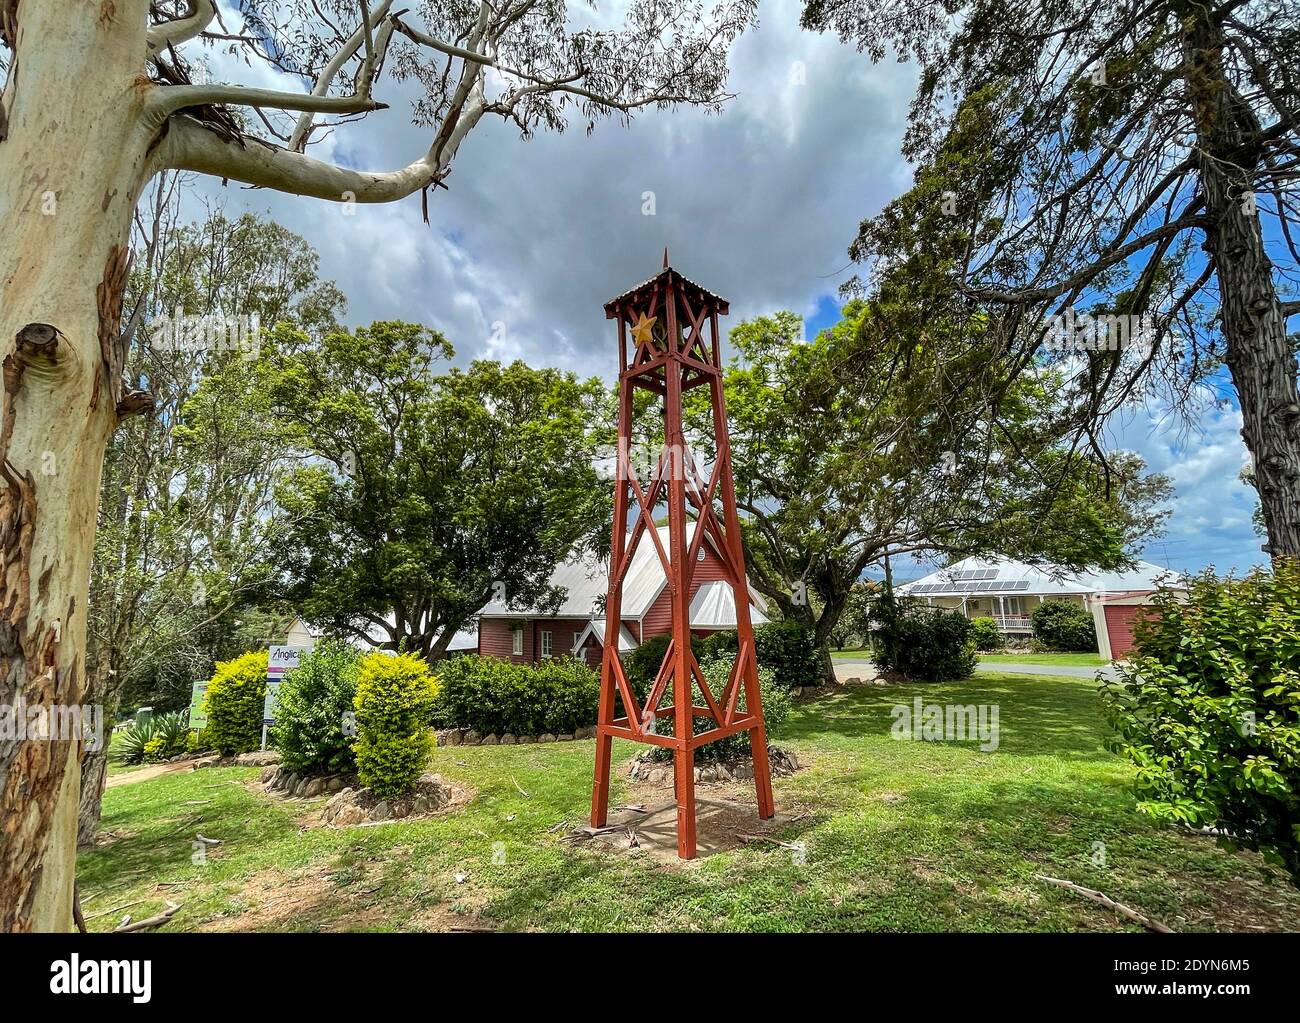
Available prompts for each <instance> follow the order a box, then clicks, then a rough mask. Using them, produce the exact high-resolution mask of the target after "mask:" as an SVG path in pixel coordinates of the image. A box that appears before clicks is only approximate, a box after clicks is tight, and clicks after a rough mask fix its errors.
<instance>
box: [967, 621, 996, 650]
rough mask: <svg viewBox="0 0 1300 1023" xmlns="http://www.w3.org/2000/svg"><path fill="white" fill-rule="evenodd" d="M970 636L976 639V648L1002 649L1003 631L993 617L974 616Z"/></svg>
mask: <svg viewBox="0 0 1300 1023" xmlns="http://www.w3.org/2000/svg"><path fill="white" fill-rule="evenodd" d="M970 638H971V639H972V640H973V641H974V643H975V649H976V650H1001V649H1002V643H1003V640H1002V633H1001V632H999V631H998V623H997V622H995V621H994V620H993V619H992V618H972V619H971V623H970Z"/></svg>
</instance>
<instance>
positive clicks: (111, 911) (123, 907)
mask: <svg viewBox="0 0 1300 1023" xmlns="http://www.w3.org/2000/svg"><path fill="white" fill-rule="evenodd" d="M142 902H144V899H136V900H135V901H134V902H127V903H124V904H123V905H121V906H115V907H114V908H113V909H101V910H100V911H99V912H98V913H91V914H90V916H88V917H86V919H87V920H95V919H97V918H98V917H101V916H112V915H113V914H114V913H121V912H122V911H123V910H126V909H130V908H131V907H132V906H138V905H140V903H142Z"/></svg>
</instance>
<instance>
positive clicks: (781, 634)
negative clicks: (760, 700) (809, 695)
mask: <svg viewBox="0 0 1300 1023" xmlns="http://www.w3.org/2000/svg"><path fill="white" fill-rule="evenodd" d="M754 650H755V652H756V653H757V654H758V663H759V666H760V667H763V668H771V669H772V684H773V685H775V686H776V687H777V688H778V689H799V688H802V687H803V686H815V685H820V684H821V682H822V676H821V670H820V669H819V667H818V664H817V646H816V644H815V643H814V642H813V636H812V633H811V632H809V631H808V630H807V629H806V628H804V627H803V626H802V625H800V624H799V623H798V622H771V623H770V624H768V625H760V626H759V627H758V628H756V629H755V630H754Z"/></svg>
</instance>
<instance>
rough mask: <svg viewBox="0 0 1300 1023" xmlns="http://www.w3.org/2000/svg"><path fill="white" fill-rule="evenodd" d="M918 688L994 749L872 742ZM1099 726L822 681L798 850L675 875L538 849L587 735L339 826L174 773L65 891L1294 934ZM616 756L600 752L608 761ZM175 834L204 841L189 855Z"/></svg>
mask: <svg viewBox="0 0 1300 1023" xmlns="http://www.w3.org/2000/svg"><path fill="white" fill-rule="evenodd" d="M918 695H919V696H921V697H922V698H923V699H924V700H925V701H926V702H936V703H948V702H956V703H962V704H982V703H983V704H997V705H998V707H999V717H1000V726H1001V742H1000V746H999V748H998V749H997V750H996V752H992V753H984V752H980V751H979V749H978V748H977V745H976V744H973V743H971V744H968V743H955V742H954V743H945V742H919V741H900V740H897V739H893V738H891V736H890V725H891V723H892V717H891V714H890V710H891V708H892V707H893V706H894V705H895V704H908V705H910V704H911V702H912V699H913V697H914V696H918ZM1102 727H1103V726H1102V724H1101V721H1100V718H1099V714H1098V707H1097V701H1096V692H1095V688H1094V686H1093V684H1092V683H1091V682H1090V681H1089V680H1086V679H1065V678H1059V677H1058V678H1040V677H1035V676H1015V677H1011V676H998V675H992V674H981V675H980V676H978V677H976V678H975V679H973V680H970V681H968V682H965V683H961V684H953V685H929V686H927V685H916V686H897V687H888V688H875V687H861V688H855V689H852V690H841V691H837V692H835V693H832V694H828V695H825V696H819V697H817V698H816V699H815V700H812V701H809V702H805V703H800V704H798V705H797V710H796V712H795V714H794V715H793V719H792V724H791V727H790V728H789V729H788V736H787V737H786V738H784V739H782V740H781V743H782V744H784V745H787V746H789V747H791V748H793V749H794V750H795V751H796V752H797V754H798V756H799V758H800V759H801V761H803V762H804V763H805V764H806V765H807V767H806V769H805V770H803V771H801V772H800V773H799V774H797V775H795V776H794V777H789V778H780V779H777V781H776V798H777V804H778V809H779V810H780V811H781V812H782V813H785V814H789V815H791V816H794V817H797V818H798V819H797V820H796V821H795V822H794V823H792V824H790V825H789V826H787V827H786V828H785V830H784V831H783V832H782V833H781V835H782V837H783V838H785V839H786V840H788V841H790V842H798V843H802V844H803V846H804V847H805V849H806V852H804V853H803V854H802V855H799V854H795V853H792V852H791V851H790V850H787V849H784V848H781V847H778V846H773V845H751V846H747V847H742V848H738V849H735V850H732V851H729V852H725V853H720V854H717V855H714V856H711V857H708V858H706V859H702V860H700V861H697V862H696V863H695V864H692V865H689V866H684V867H683V866H679V865H677V864H676V863H662V862H657V861H652V860H651V859H650V858H649V857H647V856H645V855H643V854H642V855H639V854H636V853H634V854H628V853H616V852H612V851H607V850H604V849H602V848H600V847H598V846H596V845H595V844H586V845H571V844H566V843H563V842H561V841H560V837H561V836H562V835H563V834H564V833H565V832H566V831H568V830H570V828H572V827H573V826H576V825H579V824H581V823H583V822H584V819H585V816H586V812H587V806H588V800H589V792H590V781H591V763H592V747H593V743H592V742H591V741H586V742H573V743H562V744H555V745H545V746H516V747H509V746H496V747H469V748H467V747H453V748H444V749H439V750H438V751H437V753H436V754H435V763H434V765H433V769H434V770H437V771H440V772H442V773H443V774H444V775H445V776H448V777H451V778H454V779H456V780H457V781H459V782H462V783H464V784H467V785H470V786H473V787H474V788H475V789H476V790H477V794H476V796H475V797H474V799H473V800H472V801H471V802H470V803H469V804H468V805H467V806H465V807H463V808H461V809H460V810H457V811H454V812H452V813H449V814H447V815H445V816H441V817H438V818H434V819H430V820H425V821H422V822H418V823H400V822H399V823H388V824H382V825H378V826H372V827H363V828H352V829H342V830H331V829H326V828H320V827H311V826H306V825H307V824H309V822H310V819H311V816H312V812H313V810H314V808H316V807H318V806H319V804H320V802H321V801H320V800H314V801H310V802H307V803H304V802H284V801H280V800H278V799H273V798H271V797H268V796H266V795H265V794H263V793H262V792H260V791H259V790H258V789H257V788H256V787H255V782H256V779H257V776H258V773H259V772H258V771H256V770H254V769H238V768H220V769H216V768H214V769H206V770H200V771H195V772H192V773H187V774H173V775H168V776H165V777H161V778H156V779H153V780H150V781H146V782H141V783H138V784H133V785H124V786H121V787H118V788H114V789H111V790H109V792H108V793H107V795H106V797H105V801H104V828H105V830H106V835H105V836H104V838H103V840H102V843H101V845H100V847H98V848H96V849H94V850H92V851H88V852H85V853H83V854H82V856H81V858H80V861H79V883H80V890H81V893H82V900H83V904H84V906H85V912H86V914H87V916H88V917H89V918H90V926H91V928H92V929H102V930H107V929H111V928H112V927H113V926H114V925H115V924H116V923H117V921H118V920H119V919H120V918H121V916H122V915H123V914H124V913H126V912H130V913H131V914H132V915H133V916H134V917H135V919H140V918H142V917H144V916H146V915H149V914H151V913H153V912H156V911H157V910H158V909H160V908H161V907H162V905H163V900H164V899H165V898H170V899H172V900H174V901H176V902H179V903H181V904H182V908H181V910H180V912H179V913H177V915H176V916H175V917H174V918H173V920H172V921H171V922H170V923H169V924H167V925H166V928H165V929H166V930H173V931H175V930H196V929H227V930H229V929H237V930H252V929H257V930H270V929H274V930H336V929H364V930H445V929H449V928H454V927H465V928H471V929H480V928H491V929H540V930H570V929H579V930H616V931H639V930H702V931H708V930H809V931H813V930H876V931H912V930H964V931H965V930H971V931H1002V930H1016V931H1020V930H1116V929H1134V928H1135V925H1133V924H1131V923H1128V922H1127V921H1125V920H1124V919H1122V918H1121V917H1119V916H1117V915H1115V914H1113V913H1111V912H1109V911H1107V910H1105V909H1103V908H1101V907H1100V906H1097V905H1095V904H1093V903H1091V902H1088V901H1085V900H1083V899H1081V898H1080V897H1078V896H1076V895H1073V894H1071V893H1068V892H1065V891H1061V890H1059V889H1055V888H1050V887H1047V886H1045V885H1043V884H1042V883H1041V882H1039V881H1036V880H1034V877H1033V875H1034V874H1036V873H1042V874H1048V875H1051V876H1054V877H1059V878H1067V879H1070V880H1073V881H1075V882H1077V883H1079V884H1082V885H1084V886H1086V887H1089V888H1096V889H1100V890H1102V891H1104V892H1105V893H1106V894H1108V895H1110V896H1111V897H1112V898H1115V899H1117V900H1119V901H1121V902H1124V903H1126V904H1128V905H1131V906H1133V907H1134V908H1137V909H1139V910H1141V911H1143V912H1145V913H1147V914H1149V915H1151V916H1154V917H1156V918H1158V919H1161V920H1163V921H1164V922H1166V923H1168V924H1169V925H1170V926H1171V927H1173V928H1174V929H1175V930H1215V929H1221V930H1250V929H1268V930H1295V929H1298V928H1300V893H1298V892H1297V891H1296V890H1295V889H1294V888H1292V887H1291V886H1290V885H1289V883H1288V882H1287V881H1286V880H1285V879H1284V878H1283V877H1282V876H1281V875H1280V874H1278V873H1276V872H1274V871H1271V870H1270V869H1268V868H1266V867H1265V866H1264V865H1263V863H1262V861H1261V860H1260V859H1259V858H1258V857H1255V856H1253V855H1248V854H1232V853H1228V852H1225V851H1223V850H1221V849H1219V848H1218V847H1217V846H1216V845H1215V844H1214V841H1213V840H1212V839H1209V838H1205V837H1201V836H1194V835H1188V834H1183V833H1180V832H1177V831H1175V830H1173V829H1171V828H1168V827H1161V826H1157V825H1155V824H1153V823H1151V822H1149V821H1147V820H1146V819H1144V818H1143V817H1141V816H1139V815H1138V814H1137V813H1136V811H1135V809H1134V800H1133V797H1132V795H1131V794H1130V792H1129V790H1128V783H1129V779H1130V772H1129V770H1128V769H1127V768H1126V767H1125V766H1124V765H1123V764H1122V763H1121V762H1120V761H1119V760H1117V759H1116V758H1115V757H1113V756H1112V755H1110V754H1109V753H1107V752H1106V751H1105V750H1104V748H1103V745H1102V739H1103V735H1102ZM633 752H634V749H633V747H632V746H631V745H630V744H620V745H618V746H616V748H615V755H616V760H617V761H622V762H625V761H626V760H627V758H628V757H629V756H630V755H631V754H632V753H633ZM616 778H617V779H618V780H617V782H616V791H615V802H618V801H620V798H621V797H623V796H625V795H626V792H627V790H626V780H625V776H624V774H623V773H622V772H618V773H616ZM521 790H522V791H521ZM731 792H732V793H733V794H734V795H736V796H737V797H739V798H746V799H748V800H750V801H752V791H751V790H745V789H742V788H736V789H733V790H731ZM524 793H527V794H526V795H525V794H524ZM721 793H722V790H720V789H713V790H712V791H710V789H709V787H705V788H703V789H702V790H701V794H702V795H706V796H716V795H719V794H721ZM662 794H663V798H665V799H666V798H669V797H670V790H669V789H667V788H665V789H663V790H662ZM640 796H641V794H640V793H638V797H639V798H640ZM801 815H802V816H801ZM566 821H567V822H568V824H565V823H564V822H566ZM196 831H201V832H202V833H203V834H204V835H205V836H208V837H213V838H219V839H221V840H222V844H221V845H220V846H216V847H214V849H213V851H212V852H211V853H210V854H209V856H208V858H207V861H206V862H204V863H198V864H196V863H193V862H191V856H192V842H193V839H194V834H195V832H196ZM1097 843H1100V845H1098V844H1097ZM1102 854H1104V866H1102V865H1099V863H1100V856H1101V855H1102ZM801 860H802V862H800V861H801ZM1094 860H1096V861H1097V862H1094ZM494 861H495V862H494ZM458 875H459V878H458ZM130 903H138V904H136V905H132V906H130V907H129V908H124V907H127V906H128V904H130ZM108 910H112V911H113V912H111V913H109V912H106V911H108ZM101 913H102V914H103V915H96V914H101Z"/></svg>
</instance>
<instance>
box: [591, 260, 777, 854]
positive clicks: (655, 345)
mask: <svg viewBox="0 0 1300 1023" xmlns="http://www.w3.org/2000/svg"><path fill="white" fill-rule="evenodd" d="M727 308H728V307H727V302H726V300H725V299H722V298H719V297H718V296H717V295H714V294H712V293H711V292H709V291H706V290H705V289H704V288H701V287H700V286H699V285H698V284H695V283H694V282H692V281H689V280H687V279H686V278H685V277H683V276H682V275H681V274H679V273H678V272H677V271H676V270H674V269H672V268H671V267H670V266H669V265H668V253H667V251H665V252H664V269H663V271H662V272H661V273H659V274H658V275H657V276H655V277H653V278H651V279H650V280H648V281H646V282H645V283H644V284H640V285H638V286H637V287H635V288H633V289H632V290H631V291H629V292H627V293H625V294H623V295H620V296H619V297H618V298H616V299H613V300H612V301H610V302H608V303H606V305H605V316H606V318H608V319H612V320H617V321H618V337H619V351H620V355H621V358H620V367H619V387H618V410H619V411H618V459H617V472H616V474H615V475H616V480H615V485H614V528H613V537H612V539H611V543H610V562H609V591H608V596H607V598H606V602H605V646H604V652H603V656H602V660H601V668H600V705H599V721H598V724H597V729H596V777H595V782H594V784H593V785H592V796H591V824H592V827H595V828H600V827H604V826H605V824H606V821H607V818H608V807H609V771H610V758H611V750H612V746H613V740H614V738H615V737H619V738H624V739H632V740H634V741H637V742H644V743H649V744H652V745H656V746H663V747H666V748H669V749H671V750H672V751H673V775H674V792H675V795H676V800H677V853H678V855H679V856H681V857H682V858H683V859H692V858H694V856H695V851H696V836H695V771H694V768H695V750H696V749H698V748H699V747H700V746H702V745H704V744H705V743H708V742H712V741H714V740H715V739H721V738H724V737H726V736H729V735H734V734H736V733H738V732H748V733H749V738H750V750H751V755H752V757H753V764H754V788H755V792H756V795H757V800H758V814H759V816H760V817H763V818H768V817H771V816H772V815H773V814H774V813H775V809H774V806H773V802H772V778H771V772H770V769H769V767H768V757H767V734H766V732H765V730H764V727H763V708H762V703H761V700H760V697H759V691H758V661H757V659H756V657H755V652H754V628H753V624H752V622H751V616H750V610H749V600H750V595H749V582H748V579H747V577H746V573H745V556H744V549H743V547H742V544H741V537H740V520H739V516H738V515H737V513H736V493H735V486H734V483H733V481H732V476H731V444H730V442H729V441H728V438H727V408H726V399H725V396H724V394H723V388H722V366H721V359H720V357H719V351H720V344H719V337H718V317H719V316H725V315H726V314H727ZM629 334H630V335H631V337H630V342H631V343H630V344H629ZM696 387H707V388H708V395H709V400H710V404H711V406H712V413H713V414H712V417H711V418H712V427H713V435H714V436H713V440H714V450H715V455H714V458H713V464H712V467H711V470H710V471H709V472H708V474H707V478H706V476H705V473H704V471H703V469H702V468H701V467H700V466H698V465H697V464H696V463H695V459H694V456H693V455H692V454H691V452H690V449H689V448H688V447H687V444H686V436H685V429H684V425H683V421H682V395H683V394H684V393H685V392H687V391H689V390H692V389H693V388H696ZM636 388H642V389H644V390H647V391H650V392H652V393H653V394H656V395H658V396H659V397H660V398H661V399H662V402H661V409H662V414H663V436H664V446H663V448H662V450H661V451H660V454H659V458H658V463H657V465H656V466H655V468H654V469H653V470H652V471H651V472H650V474H649V476H648V478H647V479H645V480H644V481H643V480H641V479H639V478H638V476H637V473H636V471H635V468H634V466H633V464H632V459H631V450H632V436H633V421H632V419H633V409H634V405H633V401H632V395H633V392H634V391H635V389H636ZM633 502H635V511H636V515H635V522H634V523H633V524H632V527H631V530H630V531H629V530H628V525H629V522H628V518H629V513H630V512H631V511H632V509H633V506H634V505H633ZM661 504H666V505H667V507H668V545H667V547H666V548H665V547H664V545H663V543H662V541H661V540H660V537H659V533H658V530H657V529H656V528H655V521H654V517H655V509H656V508H657V507H659V506H660V505H661ZM718 505H721V517H719V514H718V507H717V506H718ZM647 537H648V539H649V542H651V543H653V544H654V546H655V551H656V554H657V556H658V557H659V560H660V562H661V563H662V565H663V568H664V574H665V575H666V576H667V580H668V592H669V595H670V600H671V606H672V637H671V640H670V642H669V644H668V649H667V651H666V652H665V654H664V660H663V663H662V664H661V665H660V667H659V671H658V673H657V675H656V677H655V680H654V683H653V685H652V686H651V688H650V692H649V694H648V696H647V698H646V700H645V702H644V703H642V702H641V701H639V700H637V698H636V696H635V695H634V694H633V692H632V687H631V685H630V684H629V682H628V679H627V675H626V673H625V672H624V670H623V664H622V661H621V660H620V658H619V653H618V642H619V632H620V628H621V626H622V610H623V583H624V581H625V577H626V575H627V570H628V567H629V565H630V564H631V561H632V556H633V555H634V554H635V553H636V549H637V545H638V544H639V543H641V542H643V541H645V540H646V539H647ZM706 539H707V541H708V542H709V544H710V546H711V547H712V548H713V550H714V551H715V552H716V554H717V555H718V558H719V560H720V561H721V562H722V566H723V571H724V575H725V581H726V582H727V583H728V584H729V585H730V586H731V590H732V597H733V602H734V604H735V609H736V633H737V640H738V647H739V649H738V652H737V655H736V661H735V664H734V665H733V667H732V670H731V675H730V677H729V678H728V680H727V684H726V687H725V688H724V689H723V690H722V692H721V693H720V694H717V695H716V696H715V694H714V693H713V692H712V691H711V690H710V688H709V685H708V682H707V680H706V679H705V678H704V675H703V673H702V672H701V671H700V666H699V662H698V661H697V660H696V658H695V653H694V651H693V650H692V649H691V623H690V613H691V597H692V594H693V586H692V581H693V575H694V571H695V565H696V558H697V556H698V554H699V551H700V549H701V545H702V544H703V543H704V542H705V541H706ZM692 682H693V683H694V685H692ZM670 686H671V688H672V703H671V705H669V706H667V707H664V706H661V703H662V702H663V699H664V697H665V695H666V694H667V692H668V689H669V687H670ZM693 690H694V691H698V693H699V695H700V697H701V698H702V699H703V701H704V705H703V706H700V705H697V704H696V702H695V698H694V693H693ZM742 693H743V696H744V700H743V706H742V701H741V699H740V697H741V695H742ZM697 719H701V720H706V719H707V721H708V725H707V726H706V728H705V730H703V731H701V732H700V733H699V734H698V735H697V734H695V721H696V720H697ZM658 720H664V721H666V722H671V725H672V734H671V735H666V734H661V733H660V731H659V729H657V728H656V727H654V723H655V722H656V721H658Z"/></svg>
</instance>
